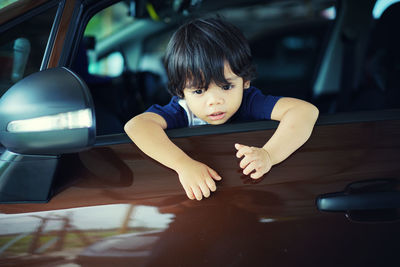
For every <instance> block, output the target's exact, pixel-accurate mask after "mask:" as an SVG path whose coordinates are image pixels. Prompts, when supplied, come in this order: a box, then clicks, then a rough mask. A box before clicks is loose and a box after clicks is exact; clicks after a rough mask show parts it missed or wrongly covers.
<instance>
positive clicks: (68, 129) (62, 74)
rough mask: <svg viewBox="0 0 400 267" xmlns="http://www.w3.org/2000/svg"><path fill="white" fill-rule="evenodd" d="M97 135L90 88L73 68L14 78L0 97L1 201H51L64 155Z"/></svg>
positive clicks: (86, 145) (50, 70) (79, 148)
mask: <svg viewBox="0 0 400 267" xmlns="http://www.w3.org/2000/svg"><path fill="white" fill-rule="evenodd" d="M95 138H96V125H95V114H94V105H93V101H92V98H91V95H90V92H89V89H88V87H87V85H86V84H85V82H84V81H83V80H82V79H81V78H80V77H79V76H77V75H76V74H75V73H73V72H72V71H71V70H69V69H67V68H65V67H59V68H53V69H48V70H44V71H41V72H37V73H34V74H31V75H29V76H27V77H25V78H24V79H22V80H20V81H19V82H17V83H16V84H14V85H13V86H12V87H11V88H10V89H9V90H8V91H7V92H6V93H5V94H4V95H3V96H2V97H1V99H0V142H1V143H2V145H3V146H4V147H5V149H6V151H5V152H4V153H3V154H2V155H1V157H0V202H21V201H22V202H26V201H34V202H37V201H39V202H43V201H48V199H49V197H50V195H51V194H50V192H51V185H52V181H53V177H54V175H55V173H56V168H57V163H58V157H59V155H61V154H65V153H75V152H79V151H82V150H85V149H88V148H90V147H92V146H93V144H94V142H95ZM35 166H36V167H35ZM38 170H39V171H38ZM44 188H45V190H43V189H44ZM38 189H40V190H38ZM38 192H40V193H38Z"/></svg>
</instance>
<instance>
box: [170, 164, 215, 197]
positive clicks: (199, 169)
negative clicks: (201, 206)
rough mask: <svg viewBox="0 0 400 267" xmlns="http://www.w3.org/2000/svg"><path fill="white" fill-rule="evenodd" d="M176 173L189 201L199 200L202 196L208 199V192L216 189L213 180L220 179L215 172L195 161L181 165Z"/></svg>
mask: <svg viewBox="0 0 400 267" xmlns="http://www.w3.org/2000/svg"><path fill="white" fill-rule="evenodd" d="M176 172H177V173H178V175H179V181H180V182H181V184H182V186H183V188H184V189H185V192H186V195H187V196H188V198H190V199H197V200H201V199H202V198H203V196H204V197H209V196H210V193H211V192H210V191H212V192H214V191H215V190H216V189H217V187H216V185H215V181H214V180H217V181H219V180H221V179H222V178H221V176H219V175H218V173H217V172H216V171H214V170H213V169H211V168H210V167H208V166H207V165H205V164H203V163H201V162H198V161H195V160H190V161H188V162H186V163H182V165H181V167H180V168H179V170H176Z"/></svg>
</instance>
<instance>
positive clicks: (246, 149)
mask: <svg viewBox="0 0 400 267" xmlns="http://www.w3.org/2000/svg"><path fill="white" fill-rule="evenodd" d="M250 152H251V148H250V147H249V146H242V147H241V148H240V149H239V150H238V152H237V153H236V157H237V158H241V157H243V155H244V154H246V153H250Z"/></svg>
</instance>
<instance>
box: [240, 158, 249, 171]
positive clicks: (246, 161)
mask: <svg viewBox="0 0 400 267" xmlns="http://www.w3.org/2000/svg"><path fill="white" fill-rule="evenodd" d="M250 162H252V159H251V158H250V157H247V156H245V157H244V158H243V159H242V160H241V161H240V163H239V166H240V168H242V169H244V168H246V166H247V165H249V164H250Z"/></svg>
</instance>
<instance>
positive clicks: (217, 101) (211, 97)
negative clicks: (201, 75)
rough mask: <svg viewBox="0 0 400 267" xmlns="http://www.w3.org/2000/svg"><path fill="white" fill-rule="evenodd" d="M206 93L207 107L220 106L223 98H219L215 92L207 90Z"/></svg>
mask: <svg viewBox="0 0 400 267" xmlns="http://www.w3.org/2000/svg"><path fill="white" fill-rule="evenodd" d="M207 93H208V98H207V104H208V106H215V105H221V104H223V103H224V98H223V97H222V96H221V94H219V93H218V91H217V90H210V89H209V90H207Z"/></svg>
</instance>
